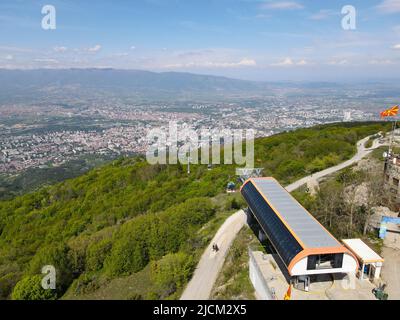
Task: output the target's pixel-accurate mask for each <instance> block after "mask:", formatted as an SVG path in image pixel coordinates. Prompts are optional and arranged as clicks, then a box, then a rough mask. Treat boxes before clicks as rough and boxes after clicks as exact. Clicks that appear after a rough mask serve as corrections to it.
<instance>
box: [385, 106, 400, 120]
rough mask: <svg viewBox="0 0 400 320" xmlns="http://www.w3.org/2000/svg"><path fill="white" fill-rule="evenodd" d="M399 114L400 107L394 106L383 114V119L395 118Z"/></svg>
mask: <svg viewBox="0 0 400 320" xmlns="http://www.w3.org/2000/svg"><path fill="white" fill-rule="evenodd" d="M398 113H399V106H393V107H391V108H390V109H387V110H385V111H382V112H381V117H382V118H386V117H394V116H396V115H397V114H398Z"/></svg>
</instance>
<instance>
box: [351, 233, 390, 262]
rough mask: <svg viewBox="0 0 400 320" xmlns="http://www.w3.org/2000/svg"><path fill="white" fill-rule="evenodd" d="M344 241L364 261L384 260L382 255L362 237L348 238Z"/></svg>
mask: <svg viewBox="0 0 400 320" xmlns="http://www.w3.org/2000/svg"><path fill="white" fill-rule="evenodd" d="M343 243H344V245H345V246H346V247H347V248H349V249H350V251H352V252H353V253H354V254H355V255H356V256H357V257H358V258H359V259H360V260H361V261H362V262H364V263H374V262H383V261H384V260H383V258H382V257H381V256H380V255H378V254H377V253H376V252H375V251H374V250H372V249H371V248H370V247H368V245H367V244H366V243H365V242H364V241H362V240H361V239H347V240H343Z"/></svg>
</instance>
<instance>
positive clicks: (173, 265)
mask: <svg viewBox="0 0 400 320" xmlns="http://www.w3.org/2000/svg"><path fill="white" fill-rule="evenodd" d="M194 267H195V263H194V261H193V258H192V256H189V255H187V254H185V253H182V252H179V253H174V254H167V255H166V256H165V257H163V258H162V259H161V260H158V261H154V262H152V263H151V267H150V270H151V271H150V272H151V273H150V276H151V279H152V280H153V281H154V283H155V284H156V285H157V286H159V287H160V290H161V291H162V292H163V294H164V295H165V296H169V295H171V294H172V293H174V292H175V291H177V290H178V289H181V288H182V287H183V286H184V284H185V283H186V282H187V281H188V280H189V279H190V277H191V276H192V273H193V270H194Z"/></svg>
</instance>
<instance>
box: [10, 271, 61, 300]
mask: <svg viewBox="0 0 400 320" xmlns="http://www.w3.org/2000/svg"><path fill="white" fill-rule="evenodd" d="M41 282H42V276H40V275H34V276H27V277H25V278H23V279H22V280H21V281H19V282H18V283H17V284H16V285H15V287H14V290H13V292H12V299H13V300H54V299H56V298H57V294H56V292H55V291H54V290H50V289H49V290H45V289H43V287H42V285H41Z"/></svg>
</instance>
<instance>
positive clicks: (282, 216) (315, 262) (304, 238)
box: [241, 178, 358, 276]
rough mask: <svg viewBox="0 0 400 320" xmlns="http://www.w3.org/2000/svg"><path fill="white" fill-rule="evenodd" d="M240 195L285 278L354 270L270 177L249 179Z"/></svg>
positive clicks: (348, 257) (350, 258) (347, 255)
mask: <svg viewBox="0 0 400 320" xmlns="http://www.w3.org/2000/svg"><path fill="white" fill-rule="evenodd" d="M241 193H242V195H243V197H244V199H245V200H246V202H247V204H248V206H249V212H248V214H249V215H251V217H250V218H254V219H255V220H256V221H257V222H258V224H259V225H260V227H261V229H262V230H263V232H264V233H265V235H266V236H267V237H268V239H269V240H270V242H271V244H272V245H273V247H274V248H275V250H276V252H277V254H278V255H279V256H280V258H281V260H282V262H283V263H284V264H285V266H286V268H287V271H288V273H289V275H291V276H305V275H316V274H327V273H355V272H356V271H357V269H358V261H357V258H356V257H354V255H353V254H352V253H351V252H350V251H349V250H348V249H347V248H346V247H345V246H343V245H342V244H341V243H340V242H339V241H338V240H336V239H335V237H333V236H332V235H331V234H330V233H329V231H328V230H326V229H325V228H324V227H323V226H322V225H321V224H320V223H319V222H318V221H317V220H316V219H315V218H314V217H313V216H312V215H311V214H310V213H309V212H308V211H307V210H306V209H305V208H303V207H302V206H301V205H300V204H299V203H298V202H297V201H296V200H295V199H294V198H293V197H292V196H291V194H290V193H289V192H287V191H286V189H284V188H283V187H282V186H281V185H280V184H279V182H278V181H276V180H275V179H274V178H252V179H249V180H247V181H246V182H245V183H244V185H243V186H242V188H241Z"/></svg>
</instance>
